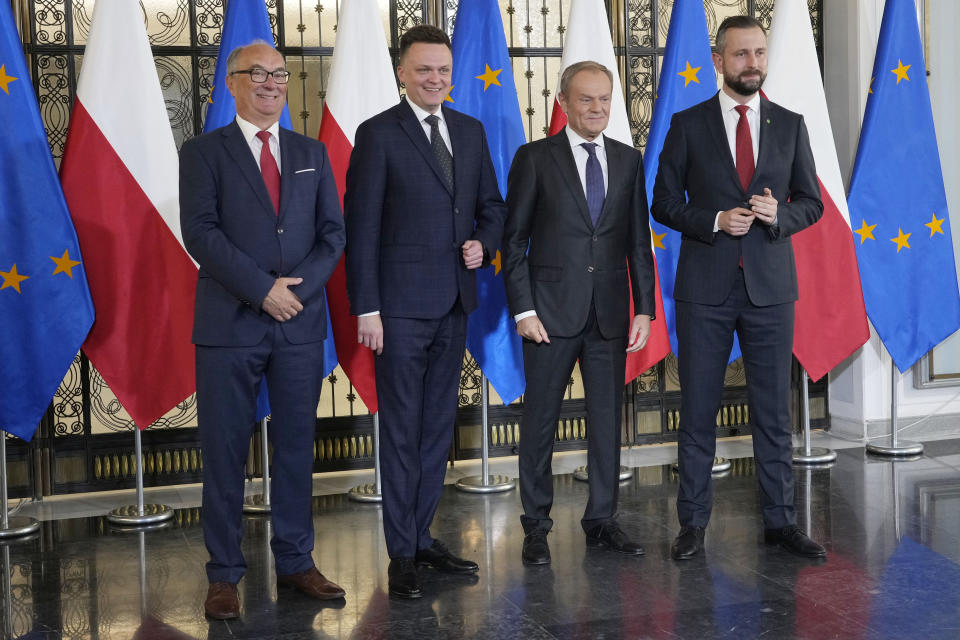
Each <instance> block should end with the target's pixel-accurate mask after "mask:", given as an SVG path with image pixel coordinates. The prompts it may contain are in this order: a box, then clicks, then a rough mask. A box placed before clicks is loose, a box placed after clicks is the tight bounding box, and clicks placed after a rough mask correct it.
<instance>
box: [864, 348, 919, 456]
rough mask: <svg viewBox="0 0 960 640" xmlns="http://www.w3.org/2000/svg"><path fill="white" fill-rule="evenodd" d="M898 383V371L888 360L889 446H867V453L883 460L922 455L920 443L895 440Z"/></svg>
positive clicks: (892, 362) (893, 363)
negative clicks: (883, 458)
mask: <svg viewBox="0 0 960 640" xmlns="http://www.w3.org/2000/svg"><path fill="white" fill-rule="evenodd" d="M899 382H900V371H899V370H897V364H896V363H895V362H894V361H893V357H892V356H891V358H890V445H889V446H885V445H882V444H875V443H873V442H871V443H869V444H867V453H871V454H873V455H875V456H880V457H885V458H901V459H904V458H913V457H915V456H920V455H922V454H923V443H922V442H910V441H907V440H904V441H898V439H897V387H898V383H899Z"/></svg>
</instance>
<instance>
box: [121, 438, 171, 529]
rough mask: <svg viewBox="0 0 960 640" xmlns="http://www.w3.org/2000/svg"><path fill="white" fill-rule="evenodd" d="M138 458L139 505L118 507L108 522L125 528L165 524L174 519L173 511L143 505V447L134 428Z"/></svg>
mask: <svg viewBox="0 0 960 640" xmlns="http://www.w3.org/2000/svg"><path fill="white" fill-rule="evenodd" d="M133 433H134V448H135V449H136V458H137V504H131V505H126V506H123V507H117V508H116V509H114V510H113V511H111V512H110V513H108V514H107V520H109V521H110V522H112V523H113V524H118V525H123V526H125V527H139V526H149V525H157V524H161V523H165V522H167V521H168V520H170V519H171V518H173V509H171V508H170V507H168V506H167V505H165V504H144V503H143V446H142V442H141V435H140V429H139V427H137V426H136V425H134V427H133Z"/></svg>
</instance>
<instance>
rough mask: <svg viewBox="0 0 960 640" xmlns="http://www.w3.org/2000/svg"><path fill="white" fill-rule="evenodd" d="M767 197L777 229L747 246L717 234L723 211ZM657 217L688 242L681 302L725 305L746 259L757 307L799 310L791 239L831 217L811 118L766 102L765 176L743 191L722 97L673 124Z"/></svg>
mask: <svg viewBox="0 0 960 640" xmlns="http://www.w3.org/2000/svg"><path fill="white" fill-rule="evenodd" d="M764 187H769V188H770V191H771V192H772V193H773V197H774V198H776V199H777V201H778V205H777V224H776V225H775V226H773V227H771V226H768V225H765V224H763V223H761V222H759V221H754V223H753V225H752V226H751V227H750V231H749V232H748V233H747V234H746V235H745V236H742V237H739V238H738V237H734V236H731V235H728V234H727V233H725V232H723V231H718V232H717V233H714V232H713V225H714V221H715V220H716V216H717V212H718V211H726V210H728V209H732V208H734V207H737V206H744V207H745V208H749V205H747V204H745V203H746V202H747V201H748V200H749V199H750V196H751V195H762V194H763V189H764ZM687 198H689V202H688V200H687ZM651 213H652V214H653V217H654V219H655V220H657V221H658V222H660V223H661V224H664V225H666V226H668V227H670V228H671V229H676V230H677V231H680V232H681V233H682V234H683V237H682V240H681V243H680V259H679V262H678V264H677V279H676V283H675V284H674V288H673V297H674V299H675V300H679V301H685V302H696V303H700V304H711V305H715V304H720V303H722V302H723V301H724V300H725V299H726V297H727V295H728V294H729V292H730V289H731V288H732V287H733V283H734V280H735V278H736V277H737V270H738V269H739V266H738V263H739V261H740V257H741V255H742V256H743V277H744V282H745V284H746V288H747V294H748V295H749V297H750V301H751V302H752V303H753V304H755V305H757V306H768V305H773V304H782V303H785V302H793V301H795V300H796V299H797V274H796V267H795V264H794V258H793V245H792V243H791V242H790V236H791V235H793V234H794V233H796V232H798V231H800V230H802V229H805V228H806V227H808V226H810V225H811V224H813V223H814V222H816V221H817V220H819V219H820V216H821V214H822V213H823V203H822V202H821V201H820V187H819V184H818V182H817V172H816V167H815V166H814V162H813V153H812V152H811V150H810V140H809V138H808V136H807V128H806V126H805V125H804V123H803V116H801V115H800V114H797V113H793V112H792V111H788V110H787V109H784V108H783V107H781V106H779V105H776V104H774V103H772V102H770V101H769V100H767V99H766V98H763V97H761V99H760V149H759V153H758V155H757V166H756V171H755V173H754V175H753V180H752V182H751V183H750V185H749V186H748V188H747V190H746V191H744V190H743V187H742V186H741V184H740V179H739V177H737V169H736V165H735V164H734V161H733V158H732V156H731V154H730V145H729V143H728V142H727V136H726V132H725V131H724V127H723V115H722V113H721V111H720V100H719V98H718V96H716V95H715V96H714V97H712V98H710V99H709V100H706V101H704V102H701V103H700V104H697V105H694V106H693V107H690V108H689V109H687V110H685V111H681V112H678V113H676V114H674V116H673V120H672V121H671V123H670V131H668V132H667V137H666V139H665V140H664V143H663V151H662V152H661V153H660V162H659V168H658V170H657V179H656V182H655V183H654V188H653V203H652V205H651ZM825 258H826V257H825Z"/></svg>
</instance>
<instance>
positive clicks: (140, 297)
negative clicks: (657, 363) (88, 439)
mask: <svg viewBox="0 0 960 640" xmlns="http://www.w3.org/2000/svg"><path fill="white" fill-rule="evenodd" d="M60 179H61V182H62V184H63V192H64V195H65V196H66V199H67V204H68V206H69V208H70V212H71V215H72V216H73V222H74V225H75V227H76V229H77V236H78V237H79V239H80V247H81V249H82V251H83V256H84V258H85V261H84V266H85V267H86V273H87V280H88V281H89V283H90V292H91V294H92V296H93V301H94V305H95V306H96V309H97V317H96V321H95V322H94V324H93V328H92V329H91V330H90V335H89V336H88V337H87V340H86V342H85V343H84V344H83V350H84V352H85V353H86V354H87V357H89V358H90V361H91V362H92V363H93V365H94V366H95V367H96V368H97V370H98V371H99V372H100V373H101V375H103V378H104V380H106V382H107V384H108V385H109V386H110V390H111V391H113V393H114V394H115V395H116V396H117V399H118V400H119V401H120V403H121V404H122V405H123V408H124V409H126V411H127V413H129V414H130V417H131V418H133V421H134V422H135V423H136V424H137V426H138V427H140V428H141V429H145V428H146V427H148V426H149V425H150V424H152V423H153V422H155V421H156V420H157V419H158V418H160V417H161V416H162V415H163V414H164V413H166V412H167V411H169V410H170V409H172V408H173V407H174V406H175V405H176V404H177V403H178V402H181V401H182V400H183V399H184V398H186V397H187V396H189V395H190V394H191V393H193V392H194V391H195V390H196V383H195V372H194V356H193V354H194V350H193V345H192V344H191V342H190V334H191V330H192V328H193V298H194V291H195V288H196V282H197V268H196V266H195V265H194V263H193V261H191V259H190V257H189V256H188V255H187V252H186V250H185V249H184V248H183V242H182V239H181V235H180V206H179V201H178V193H179V191H178V187H177V185H178V182H179V177H178V159H177V148H176V145H175V144H174V141H173V133H172V131H171V130H170V122H169V120H168V118H167V110H166V106H165V104H164V99H163V94H162V93H161V90H160V82H159V80H158V78H157V68H156V66H155V65H154V60H153V55H152V53H151V52H150V43H149V41H148V39H147V33H146V29H145V27H144V23H143V13H142V11H141V10H140V6H139V4H138V3H136V2H130V1H129V0H100V1H99V2H97V4H96V6H95V7H94V10H93V19H92V22H91V25H90V36H89V39H88V41H87V46H86V49H85V50H84V55H83V67H82V69H81V71H80V78H79V81H78V83H77V98H76V102H75V103H74V105H73V111H72V113H71V117H70V130H69V132H68V134H67V144H66V149H65V150H64V156H63V162H62V165H61V170H60Z"/></svg>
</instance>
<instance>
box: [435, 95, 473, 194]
mask: <svg viewBox="0 0 960 640" xmlns="http://www.w3.org/2000/svg"><path fill="white" fill-rule="evenodd" d="M457 115H458V114H456V113H452V112H451V110H450V109H446V108H444V109H443V117H444V119H445V120H446V122H447V133H449V134H450V146H451V148H453V190H454V191H456V190H457V185H458V184H466V183H467V180H468V177H467V175H466V174H467V169H468V168H469V167H468V166H467V162H468V160H469V158H470V157H471V155H470V153H469V151H468V150H467V136H466V127H458V126H457ZM430 155H431V157H433V149H432V148H431V149H430ZM458 159H459V160H460V162H457V160H458ZM435 170H436V171H439V170H440V167H439V166H437V168H436V169H435ZM451 195H453V194H451Z"/></svg>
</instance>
